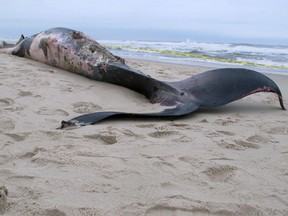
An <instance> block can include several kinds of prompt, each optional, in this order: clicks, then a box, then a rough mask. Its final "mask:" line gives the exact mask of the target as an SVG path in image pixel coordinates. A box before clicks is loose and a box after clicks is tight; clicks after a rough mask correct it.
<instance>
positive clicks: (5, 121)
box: [0, 117, 15, 132]
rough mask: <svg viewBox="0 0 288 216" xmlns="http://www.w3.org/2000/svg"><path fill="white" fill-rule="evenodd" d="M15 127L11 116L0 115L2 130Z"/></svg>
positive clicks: (0, 127) (0, 128)
mask: <svg viewBox="0 0 288 216" xmlns="http://www.w3.org/2000/svg"><path fill="white" fill-rule="evenodd" d="M14 128H15V124H14V123H13V121H12V120H11V119H10V118H7V117H0V132H1V131H9V130H13V129H14Z"/></svg>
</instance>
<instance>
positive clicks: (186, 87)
mask: <svg viewBox="0 0 288 216" xmlns="http://www.w3.org/2000/svg"><path fill="white" fill-rule="evenodd" d="M173 85H175V86H176V87H177V86H178V87H179V88H182V89H183V91H185V92H187V94H191V95H193V97H194V98H195V101H196V102H197V103H198V104H199V105H200V106H203V107H217V106H222V105H225V104H227V103H230V102H233V101H235V100H238V99H241V98H243V97H245V96H248V95H250V94H254V93H257V92H273V93H276V94H277V95H278V97H279V102H280V105H281V107H282V109H283V110H285V107H284V103H283V99H282V94H281V91H280V89H279V88H278V86H277V85H276V84H275V83H274V82H273V81H272V80H271V79H270V78H268V77H267V76H265V75H263V74H261V73H258V72H256V71H253V70H247V69H240V68H225V69H217V70H211V71H207V72H204V73H202V74H199V75H196V76H194V77H191V78H188V79H186V80H183V81H180V82H176V83H174V84H173Z"/></svg>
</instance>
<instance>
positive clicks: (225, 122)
mask: <svg viewBox="0 0 288 216" xmlns="http://www.w3.org/2000/svg"><path fill="white" fill-rule="evenodd" d="M238 122H239V119H233V120H231V119H229V118H228V119H226V120H225V119H217V120H216V121H215V122H214V123H215V124H217V125H220V126H231V125H236V124H237V123H238Z"/></svg>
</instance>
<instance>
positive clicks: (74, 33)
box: [72, 31, 83, 39]
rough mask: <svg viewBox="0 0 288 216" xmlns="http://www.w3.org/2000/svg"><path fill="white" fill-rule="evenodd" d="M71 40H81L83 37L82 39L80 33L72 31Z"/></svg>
mask: <svg viewBox="0 0 288 216" xmlns="http://www.w3.org/2000/svg"><path fill="white" fill-rule="evenodd" d="M72 38H73V39H82V38H83V37H82V34H81V32H78V31H74V32H73V33H72Z"/></svg>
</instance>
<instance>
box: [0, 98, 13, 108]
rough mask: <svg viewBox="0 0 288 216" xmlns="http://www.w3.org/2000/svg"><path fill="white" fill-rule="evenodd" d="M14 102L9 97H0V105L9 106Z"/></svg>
mask: <svg viewBox="0 0 288 216" xmlns="http://www.w3.org/2000/svg"><path fill="white" fill-rule="evenodd" d="M14 103H15V102H14V100H13V99H11V98H0V107H6V106H11V105H13V104H14Z"/></svg>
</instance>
